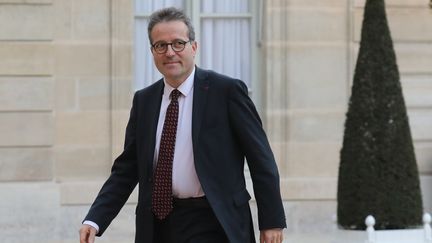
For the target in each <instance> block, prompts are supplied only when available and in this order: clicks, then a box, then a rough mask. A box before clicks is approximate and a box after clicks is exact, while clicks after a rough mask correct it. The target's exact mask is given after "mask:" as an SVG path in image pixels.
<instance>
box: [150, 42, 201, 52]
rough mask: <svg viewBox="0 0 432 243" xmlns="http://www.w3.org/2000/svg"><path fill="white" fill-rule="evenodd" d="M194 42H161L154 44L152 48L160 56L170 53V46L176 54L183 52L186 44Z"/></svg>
mask: <svg viewBox="0 0 432 243" xmlns="http://www.w3.org/2000/svg"><path fill="white" fill-rule="evenodd" d="M192 41H193V40H188V41H184V40H174V41H173V42H171V43H167V42H163V41H160V42H156V43H154V44H153V45H152V46H151V47H152V48H153V50H154V51H155V52H156V53H158V54H164V53H166V52H167V51H168V46H171V48H172V49H173V51H175V52H181V51H183V50H184V49H185V47H186V44H187V43H192Z"/></svg>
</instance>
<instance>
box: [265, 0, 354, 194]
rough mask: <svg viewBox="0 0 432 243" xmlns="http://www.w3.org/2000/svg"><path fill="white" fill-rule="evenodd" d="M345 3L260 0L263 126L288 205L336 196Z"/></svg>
mask: <svg viewBox="0 0 432 243" xmlns="http://www.w3.org/2000/svg"><path fill="white" fill-rule="evenodd" d="M347 4H348V3H347V2H346V1H336V0H325V1H301V0H290V1H287V0H269V1H265V9H264V13H265V14H264V19H265V22H264V34H265V35H264V36H265V38H264V42H263V47H264V53H265V54H264V56H265V58H264V60H265V65H264V66H265V70H264V72H263V76H264V77H263V79H264V80H265V89H264V98H263V100H264V103H265V104H264V113H265V126H266V129H267V132H268V134H269V139H270V141H271V145H272V147H273V150H274V153H275V156H276V159H277V161H278V165H279V170H280V173H281V178H282V181H281V182H282V183H281V184H282V196H283V197H284V199H286V200H291V199H292V200H322V199H325V200H328V199H329V200H334V199H335V197H336V176H337V171H338V170H337V168H338V163H339V149H340V146H341V139H342V133H343V122H344V113H345V107H346V104H347V92H348V84H349V79H348V71H347V67H348V66H349V55H348V52H349V48H348V47H349V46H348V40H349V34H348V23H349V18H348V6H347Z"/></svg>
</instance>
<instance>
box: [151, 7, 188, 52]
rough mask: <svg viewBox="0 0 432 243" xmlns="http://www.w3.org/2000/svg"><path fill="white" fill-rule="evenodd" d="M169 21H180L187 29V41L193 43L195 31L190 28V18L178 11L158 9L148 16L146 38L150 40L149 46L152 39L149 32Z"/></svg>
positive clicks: (175, 9) (170, 8)
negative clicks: (159, 24) (157, 25)
mask: <svg viewBox="0 0 432 243" xmlns="http://www.w3.org/2000/svg"><path fill="white" fill-rule="evenodd" d="M169 21H182V22H183V23H184V24H185V25H186V26H187V28H188V32H189V33H188V35H189V36H188V37H189V40H191V41H194V40H195V30H194V27H193V26H192V22H191V20H190V18H189V17H188V16H187V15H186V14H185V13H184V12H183V11H182V10H180V9H177V8H174V7H169V8H163V9H160V10H158V11H156V12H154V13H152V15H150V19H149V23H148V27H147V31H148V37H149V40H150V44H152V42H153V41H152V38H151V32H152V30H153V27H154V26H155V25H156V24H158V23H161V22H169Z"/></svg>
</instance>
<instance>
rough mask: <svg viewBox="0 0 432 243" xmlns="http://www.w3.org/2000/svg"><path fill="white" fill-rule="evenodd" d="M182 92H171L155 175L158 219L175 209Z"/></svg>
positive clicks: (153, 200)
mask: <svg viewBox="0 0 432 243" xmlns="http://www.w3.org/2000/svg"><path fill="white" fill-rule="evenodd" d="M180 94H181V93H180V91H178V90H177V89H175V90H173V91H172V92H171V103H170V104H169V105H168V108H167V112H166V115H165V122H164V125H163V129H162V137H161V141H160V146H159V156H158V162H157V165H156V171H155V173H154V185H153V195H152V208H153V213H154V214H155V216H156V217H157V218H158V219H164V218H165V217H166V216H167V215H168V214H169V213H170V212H171V210H172V209H173V205H172V162H173V159H174V147H175V140H176V133H177V119H178V110H179V105H178V101H177V99H178V97H179V96H180Z"/></svg>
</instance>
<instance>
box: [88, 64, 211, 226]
mask: <svg viewBox="0 0 432 243" xmlns="http://www.w3.org/2000/svg"><path fill="white" fill-rule="evenodd" d="M194 77H195V68H194V69H193V71H192V73H191V74H190V75H189V77H188V78H187V79H186V80H185V81H184V82H183V83H182V84H181V85H180V86H179V87H178V88H177V89H178V90H179V91H180V93H181V95H180V97H179V98H178V103H179V114H178V123H177V135H176V142H175V149H174V159H173V172H172V186H173V196H174V197H176V198H190V197H201V196H204V192H203V190H202V187H201V184H200V182H199V180H198V176H197V173H196V170H195V163H194V157H193V146H192V107H193V89H194V86H193V84H194ZM164 83H165V87H164V90H163V95H162V102H161V108H160V113H159V120H158V126H157V131H156V146H155V153H154V161H153V169H156V164H157V159H158V154H159V145H160V140H161V136H162V128H163V124H164V121H165V115H166V110H167V108H168V105H169V103H170V101H171V99H170V94H171V91H172V90H174V88H173V87H171V86H170V85H169V84H168V83H167V82H166V81H165V80H164ZM83 224H87V225H91V226H93V227H94V228H96V231H99V226H98V225H97V224H96V223H94V222H92V221H88V220H86V221H84V222H83Z"/></svg>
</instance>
